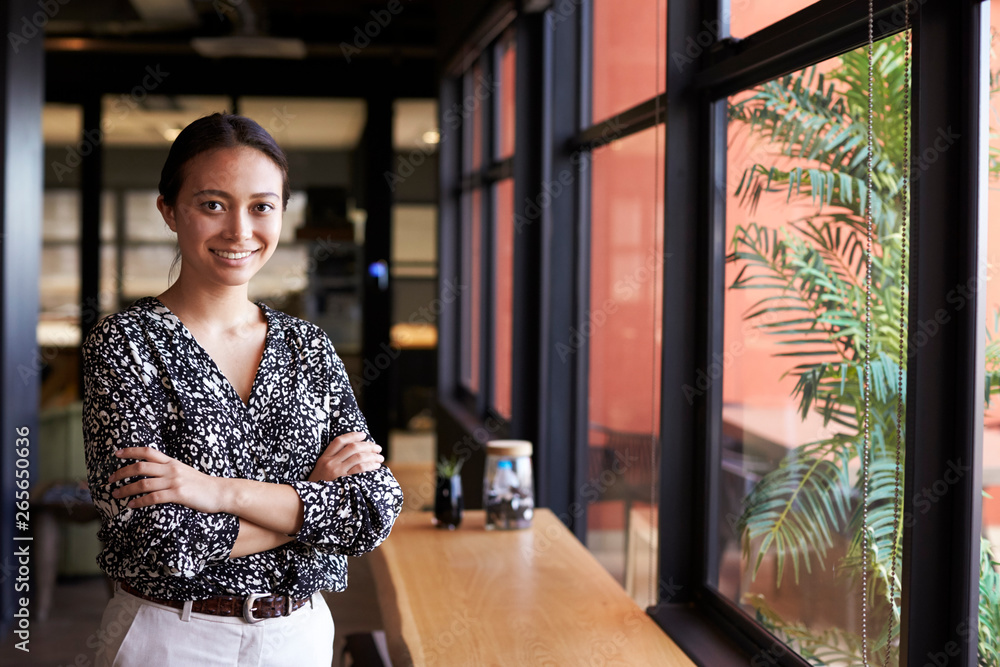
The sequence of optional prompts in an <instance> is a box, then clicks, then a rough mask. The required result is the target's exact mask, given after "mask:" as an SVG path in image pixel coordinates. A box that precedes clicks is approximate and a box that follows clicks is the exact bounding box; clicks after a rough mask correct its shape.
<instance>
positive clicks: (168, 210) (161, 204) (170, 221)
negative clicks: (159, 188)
mask: <svg viewBox="0 0 1000 667" xmlns="http://www.w3.org/2000/svg"><path fill="white" fill-rule="evenodd" d="M156 208H157V209H159V211H160V215H162V216H163V221H164V222H165V223H167V227H169V228H170V231H172V232H174V233H175V234H176V233H177V221H176V220H175V219H174V207H173V206H171V205H169V204H168V203H167V202H166V200H165V199H163V195H160V196H159V197H157V198H156Z"/></svg>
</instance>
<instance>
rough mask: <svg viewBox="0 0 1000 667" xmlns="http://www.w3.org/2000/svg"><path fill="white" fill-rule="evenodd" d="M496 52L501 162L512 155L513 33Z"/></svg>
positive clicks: (514, 96) (514, 71) (514, 65)
mask: <svg viewBox="0 0 1000 667" xmlns="http://www.w3.org/2000/svg"><path fill="white" fill-rule="evenodd" d="M497 52H498V55H499V57H498V58H497V69H498V71H499V76H498V77H497V78H498V80H499V84H500V95H499V99H498V102H497V123H496V127H497V136H496V140H497V147H496V151H497V159H498V160H503V159H505V158H509V157H510V156H511V155H513V154H514V111H515V109H514V103H515V100H516V96H517V88H516V82H517V79H516V67H517V47H516V46H515V44H514V33H513V32H509V33H507V35H506V36H505V38H504V40H503V41H501V42H500V44H499V46H498V48H497Z"/></svg>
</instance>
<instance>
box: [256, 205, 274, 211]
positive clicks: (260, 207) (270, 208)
mask: <svg viewBox="0 0 1000 667" xmlns="http://www.w3.org/2000/svg"><path fill="white" fill-rule="evenodd" d="M253 208H254V210H255V211H257V212H258V213H269V212H270V211H273V210H274V206H272V205H271V204H257V205H256V206H254V207H253Z"/></svg>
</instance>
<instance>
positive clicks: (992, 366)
mask: <svg viewBox="0 0 1000 667" xmlns="http://www.w3.org/2000/svg"><path fill="white" fill-rule="evenodd" d="M990 5H991V6H990V24H991V30H990V35H991V43H990V45H989V48H990V49H991V53H995V52H996V47H997V45H998V44H997V34H998V33H1000V0H992V2H991V3H990ZM984 48H985V47H984ZM998 114H1000V67H998V65H997V62H996V58H995V57H993V58H990V113H989V122H990V134H989V136H990V150H989V162H988V164H987V165H984V166H985V167H986V168H987V169H988V177H987V178H988V182H989V195H988V202H989V232H988V233H987V235H986V237H987V244H988V245H987V250H986V268H985V271H984V273H980V274H979V275H978V276H977V282H976V284H975V285H974V286H973V287H974V289H973V290H969V289H968V287H969V286H967V285H963V286H961V287H962V288H965V291H964V294H963V293H961V291H960V292H959V294H957V295H956V297H957V298H956V307H957V303H959V302H960V303H962V304H964V303H966V300H967V299H969V298H970V297H971V295H972V293H973V292H974V291H978V290H979V289H980V288H985V290H986V322H985V326H986V333H987V342H986V382H987V387H989V394H988V400H987V402H986V406H985V413H984V415H983V471H982V479H983V530H982V542H981V559H980V592H981V593H982V596H981V599H980V605H979V611H980V615H979V630H980V632H979V637H980V642H979V656H980V664H991V663H992V664H996V663H998V662H1000V647H998V646H997V644H996V641H995V639H994V641H993V642H992V643H991V642H989V641H988V639H989V637H993V638H996V637H998V636H1000V597H998V593H1000V575H998V573H997V567H998V565H997V561H1000V396H998V394H1000V281H997V280H996V277H995V276H996V271H997V268H998V267H1000V120H998V119H1000V115H998Z"/></svg>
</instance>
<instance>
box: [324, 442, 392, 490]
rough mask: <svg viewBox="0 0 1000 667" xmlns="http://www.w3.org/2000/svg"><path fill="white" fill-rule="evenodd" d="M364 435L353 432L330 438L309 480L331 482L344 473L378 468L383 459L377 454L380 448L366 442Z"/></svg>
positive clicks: (348, 473) (350, 473)
mask: <svg viewBox="0 0 1000 667" xmlns="http://www.w3.org/2000/svg"><path fill="white" fill-rule="evenodd" d="M366 437H368V436H366V435H365V434H364V433H357V432H353V433H345V434H343V435H340V436H337V437H336V438H334V439H333V440H331V441H330V444H329V445H327V447H326V450H325V451H324V452H323V453H322V454H320V457H319V460H318V461H316V467H315V468H313V471H312V474H311V475H309V481H310V482H331V481H333V480H335V479H337V478H338V477H343V476H345V475H353V474H354V473H358V472H369V471H371V470H378V469H379V467H381V465H382V461H384V460H385V458H383V457H382V456H381V455H380V454H379V452H381V451H382V448H381V447H379V446H378V445H376V444H375V443H374V442H366V441H365V438H366Z"/></svg>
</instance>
